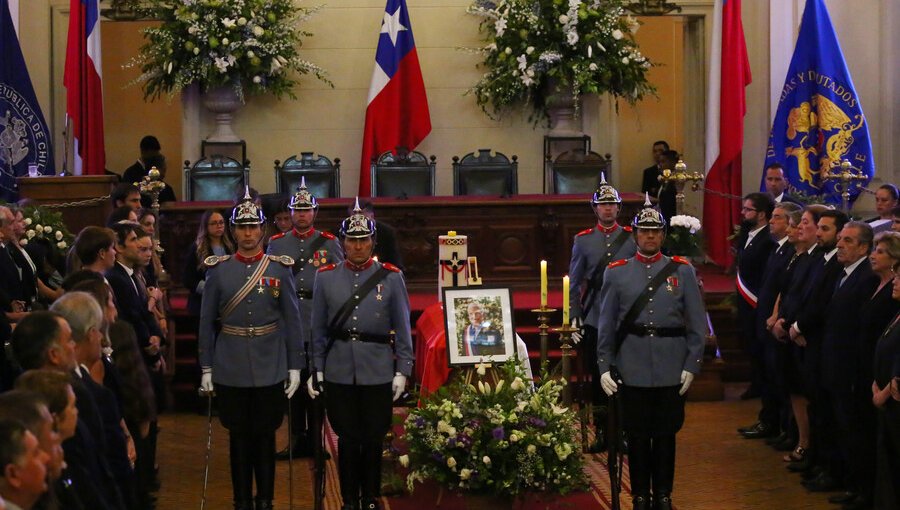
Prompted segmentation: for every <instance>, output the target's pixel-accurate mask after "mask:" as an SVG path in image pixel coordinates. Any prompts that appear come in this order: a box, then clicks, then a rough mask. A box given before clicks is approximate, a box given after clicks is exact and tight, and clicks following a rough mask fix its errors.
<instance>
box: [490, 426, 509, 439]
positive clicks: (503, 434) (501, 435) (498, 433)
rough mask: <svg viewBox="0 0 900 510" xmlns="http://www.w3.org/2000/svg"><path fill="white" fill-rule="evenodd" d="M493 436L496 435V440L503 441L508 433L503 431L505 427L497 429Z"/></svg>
mask: <svg viewBox="0 0 900 510" xmlns="http://www.w3.org/2000/svg"><path fill="white" fill-rule="evenodd" d="M492 434H493V435H494V439H496V440H497V441H502V440H503V438H505V437H506V432H504V431H503V427H497V428H495V429H494V430H493V432H492Z"/></svg>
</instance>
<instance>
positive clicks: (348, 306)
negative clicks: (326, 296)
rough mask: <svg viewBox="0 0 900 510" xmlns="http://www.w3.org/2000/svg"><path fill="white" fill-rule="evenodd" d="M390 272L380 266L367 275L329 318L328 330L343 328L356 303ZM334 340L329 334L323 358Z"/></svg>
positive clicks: (326, 356) (326, 355)
mask: <svg viewBox="0 0 900 510" xmlns="http://www.w3.org/2000/svg"><path fill="white" fill-rule="evenodd" d="M390 272H391V270H390V269H388V268H386V267H384V266H381V267H380V268H379V269H378V271H375V273H374V274H373V275H372V276H370V277H368V278H367V279H366V281H364V282H363V284H362V285H360V287H359V289H358V290H357V291H356V292H354V293H353V294H352V295H351V296H350V297H349V298H348V299H347V301H345V302H344V304H343V305H341V308H340V309H339V310H338V312H337V313H336V314H334V318H333V319H331V323H329V324H328V331H329V332H333V331H339V330H341V329H343V327H344V323H345V322H347V319H349V318H350V315H351V314H352V313H353V309H354V308H356V305H358V304H359V303H360V302H361V301H362V300H363V299H365V297H366V296H368V295H369V293H370V292H372V289H374V288H375V286H376V285H378V283H379V282H381V280H384V277H385V276H387V275H388V273H390ZM335 340H336V338H335V337H334V336H333V335H329V338H328V343H327V344H326V345H325V358H328V352H329V351H331V347H332V346H334V341H335Z"/></svg>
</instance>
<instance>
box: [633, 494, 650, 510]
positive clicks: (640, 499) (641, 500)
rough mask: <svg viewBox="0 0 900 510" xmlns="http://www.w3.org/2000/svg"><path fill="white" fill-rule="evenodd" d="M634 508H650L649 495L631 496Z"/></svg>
mask: <svg viewBox="0 0 900 510" xmlns="http://www.w3.org/2000/svg"><path fill="white" fill-rule="evenodd" d="M631 501H632V503H633V505H634V506H633V507H632V508H633V509H634V510H650V496H632V498H631Z"/></svg>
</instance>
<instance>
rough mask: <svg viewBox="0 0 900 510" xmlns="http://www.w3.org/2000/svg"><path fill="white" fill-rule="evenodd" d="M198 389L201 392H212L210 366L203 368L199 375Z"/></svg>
mask: <svg viewBox="0 0 900 510" xmlns="http://www.w3.org/2000/svg"><path fill="white" fill-rule="evenodd" d="M200 391H201V392H203V393H212V391H213V382H212V368H206V367H204V368H203V375H201V376H200Z"/></svg>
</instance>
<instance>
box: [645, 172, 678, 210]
mask: <svg viewBox="0 0 900 510" xmlns="http://www.w3.org/2000/svg"><path fill="white" fill-rule="evenodd" d="M660 175H662V172H660V170H659V168H657V167H656V165H653V166H651V167H649V168H645V169H644V176H643V180H642V182H641V193H644V192H646V193H649V194H650V196H651V197H653V198H659V210H660V211H661V212H662V213H663V216H665V218H666V221H669V218H671V217H672V216H675V186H673V185H671V184H667V185H666V187H665V188H663V190H662V194H660V193H659V187H660V186H661V185H662V183H661V182H659V176H660Z"/></svg>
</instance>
